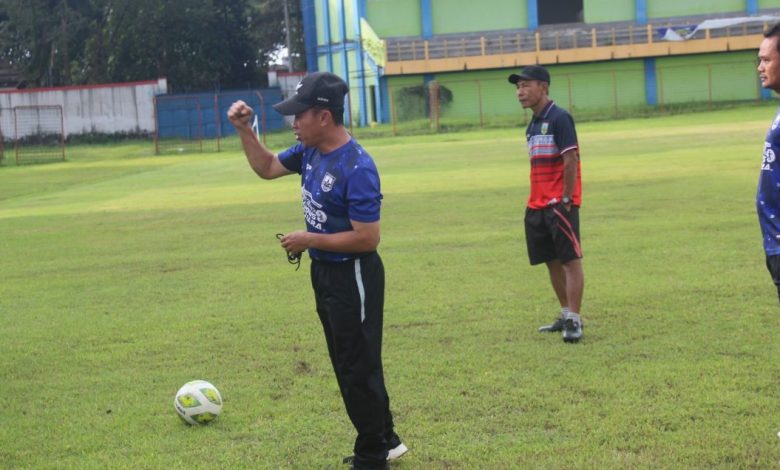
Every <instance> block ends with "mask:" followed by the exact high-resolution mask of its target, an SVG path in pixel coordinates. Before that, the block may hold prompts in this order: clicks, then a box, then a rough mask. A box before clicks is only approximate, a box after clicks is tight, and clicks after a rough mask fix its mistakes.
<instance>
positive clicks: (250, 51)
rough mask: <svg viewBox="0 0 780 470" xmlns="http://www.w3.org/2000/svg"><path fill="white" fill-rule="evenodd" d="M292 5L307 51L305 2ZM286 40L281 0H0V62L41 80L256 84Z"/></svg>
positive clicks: (182, 87) (195, 86)
mask: <svg viewBox="0 0 780 470" xmlns="http://www.w3.org/2000/svg"><path fill="white" fill-rule="evenodd" d="M288 7H289V8H290V13H291V19H292V21H291V24H292V26H291V28H290V29H291V33H292V34H291V37H292V38H294V40H293V44H294V49H295V50H297V51H302V44H303V41H302V38H301V37H300V36H302V35H301V34H299V32H300V30H301V29H300V23H301V22H300V11H299V10H300V9H299V5H298V2H297V1H294V0H293V1H289V2H288ZM284 43H285V23H284V4H283V3H281V2H279V0H163V1H161V0H0V59H2V60H3V61H5V62H6V63H7V64H8V65H10V66H12V67H14V68H16V69H18V70H20V71H23V72H24V74H25V76H26V78H27V80H28V81H29V82H30V83H31V84H33V85H37V86H60V85H72V84H88V83H105V82H111V81H137V80H148V79H152V78H157V77H167V78H168V82H169V84H170V86H171V88H172V89H173V90H176V91H192V90H204V89H221V88H246V87H252V86H258V85H261V84H262V83H263V82H264V81H265V75H264V73H263V71H264V70H265V69H266V68H267V66H268V63H269V59H270V57H271V56H272V54H273V52H274V51H276V50H277V49H278V48H279V47H280V46H282V45H283V44H284ZM298 56H299V57H300V56H302V54H298Z"/></svg>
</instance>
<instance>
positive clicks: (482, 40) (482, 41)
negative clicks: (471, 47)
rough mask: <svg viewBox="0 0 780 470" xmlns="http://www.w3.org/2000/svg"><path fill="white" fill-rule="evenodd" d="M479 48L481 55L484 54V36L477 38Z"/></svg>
mask: <svg viewBox="0 0 780 470" xmlns="http://www.w3.org/2000/svg"><path fill="white" fill-rule="evenodd" d="M479 49H480V51H481V52H482V55H485V36H481V37H480V38H479Z"/></svg>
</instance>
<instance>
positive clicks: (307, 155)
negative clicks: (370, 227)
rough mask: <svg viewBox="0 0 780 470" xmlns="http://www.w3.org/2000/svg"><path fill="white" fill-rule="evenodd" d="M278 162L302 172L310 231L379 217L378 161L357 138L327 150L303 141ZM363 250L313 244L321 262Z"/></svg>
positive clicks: (342, 229)
mask: <svg viewBox="0 0 780 470" xmlns="http://www.w3.org/2000/svg"><path fill="white" fill-rule="evenodd" d="M279 161H280V162H281V163H282V165H284V166H285V168H287V169H288V170H290V171H294V172H296V173H298V174H300V175H301V197H302V200H303V214H304V218H305V219H306V230H307V231H309V232H313V233H338V232H346V231H349V230H352V223H351V222H350V220H355V221H357V222H364V223H371V222H377V221H378V220H379V212H380V208H381V204H382V193H381V191H380V184H379V173H378V172H377V169H376V165H375V164H374V160H373V159H372V158H371V156H370V155H369V154H368V153H367V152H366V151H365V150H364V149H363V147H361V146H360V144H358V143H357V141H355V140H354V139H350V141H349V142H348V143H346V144H344V145H342V146H341V147H339V148H338V149H336V150H334V151H333V152H330V153H327V154H322V153H320V152H319V150H317V149H316V148H313V147H305V146H303V145H302V144H298V145H295V146H293V147H290V148H289V149H287V150H285V151H284V152H282V153H280V154H279ZM360 255H361V254H360V253H335V252H329V251H323V250H317V249H314V248H310V249H309V256H311V257H312V258H313V259H316V260H320V261H332V262H341V261H347V260H350V259H354V258H356V257H358V256H360Z"/></svg>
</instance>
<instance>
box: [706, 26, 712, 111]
mask: <svg viewBox="0 0 780 470" xmlns="http://www.w3.org/2000/svg"><path fill="white" fill-rule="evenodd" d="M707 31H709V30H707ZM707 103H708V105H707V106H708V108H709V109H712V64H707Z"/></svg>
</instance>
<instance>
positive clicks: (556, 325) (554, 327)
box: [539, 317, 566, 333]
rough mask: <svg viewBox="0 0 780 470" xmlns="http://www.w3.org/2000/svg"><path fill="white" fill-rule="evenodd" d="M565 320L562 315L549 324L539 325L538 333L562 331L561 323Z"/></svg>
mask: <svg viewBox="0 0 780 470" xmlns="http://www.w3.org/2000/svg"><path fill="white" fill-rule="evenodd" d="M565 321H566V320H565V319H564V318H563V317H558V319H557V320H555V321H554V322H553V323H552V324H551V325H544V326H540V327H539V333H548V332H549V333H554V332H556V331H563V323H564V322H565Z"/></svg>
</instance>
